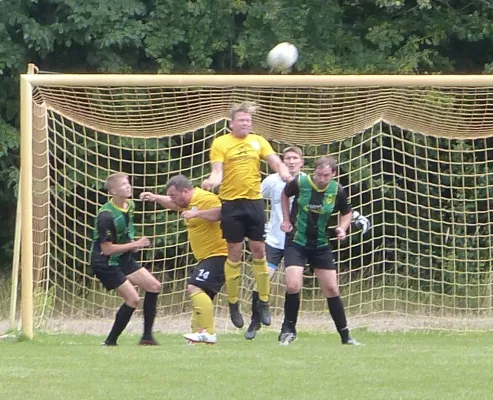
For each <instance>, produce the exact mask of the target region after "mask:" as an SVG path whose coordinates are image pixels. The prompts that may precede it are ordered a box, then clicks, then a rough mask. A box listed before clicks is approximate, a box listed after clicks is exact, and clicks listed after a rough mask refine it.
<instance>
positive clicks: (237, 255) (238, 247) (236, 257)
mask: <svg viewBox="0 0 493 400" xmlns="http://www.w3.org/2000/svg"><path fill="white" fill-rule="evenodd" d="M242 252H243V243H228V259H229V260H230V261H232V262H234V263H237V262H240V261H241V256H242Z"/></svg>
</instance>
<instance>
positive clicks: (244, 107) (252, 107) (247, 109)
mask: <svg viewBox="0 0 493 400" xmlns="http://www.w3.org/2000/svg"><path fill="white" fill-rule="evenodd" d="M259 108H260V106H259V105H258V104H257V103H255V102H254V101H244V102H243V103H240V104H233V106H232V107H231V111H230V112H229V116H230V118H231V120H234V119H235V117H236V114H238V113H240V112H244V113H248V114H250V115H253V114H255V113H256V112H257V111H258V109H259Z"/></svg>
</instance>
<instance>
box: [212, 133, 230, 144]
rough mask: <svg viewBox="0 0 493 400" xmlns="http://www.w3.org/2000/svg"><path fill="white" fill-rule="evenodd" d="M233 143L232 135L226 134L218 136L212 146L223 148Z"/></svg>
mask: <svg viewBox="0 0 493 400" xmlns="http://www.w3.org/2000/svg"><path fill="white" fill-rule="evenodd" d="M232 141H233V135H231V133H226V134H224V135H221V136H217V137H216V138H214V140H213V142H212V145H213V146H223V145H225V144H228V143H231V142H232Z"/></svg>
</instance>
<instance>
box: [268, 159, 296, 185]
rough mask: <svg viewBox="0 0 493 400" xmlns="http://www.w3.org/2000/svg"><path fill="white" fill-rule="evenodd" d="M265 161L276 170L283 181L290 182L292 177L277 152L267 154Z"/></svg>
mask: <svg viewBox="0 0 493 400" xmlns="http://www.w3.org/2000/svg"><path fill="white" fill-rule="evenodd" d="M266 161H267V163H268V164H269V167H271V168H272V169H273V170H274V171H276V172H277V173H278V174H279V176H280V177H281V179H282V180H283V181H284V182H290V181H292V180H293V179H294V178H293V175H291V173H290V172H289V169H288V167H286V165H285V164H284V163H283V162H282V160H281V159H280V158H279V156H278V155H277V154H270V155H268V156H267V158H266Z"/></svg>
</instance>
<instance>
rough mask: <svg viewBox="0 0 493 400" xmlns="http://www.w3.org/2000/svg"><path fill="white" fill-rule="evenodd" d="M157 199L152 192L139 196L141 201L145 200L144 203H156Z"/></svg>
mask: <svg viewBox="0 0 493 400" xmlns="http://www.w3.org/2000/svg"><path fill="white" fill-rule="evenodd" d="M156 198H157V196H156V195H155V194H154V193H152V192H142V193H141V194H140V195H139V199H141V200H143V201H152V202H154V201H156Z"/></svg>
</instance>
